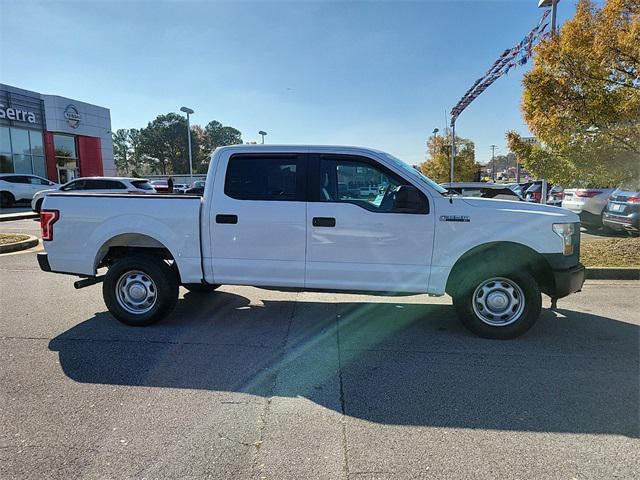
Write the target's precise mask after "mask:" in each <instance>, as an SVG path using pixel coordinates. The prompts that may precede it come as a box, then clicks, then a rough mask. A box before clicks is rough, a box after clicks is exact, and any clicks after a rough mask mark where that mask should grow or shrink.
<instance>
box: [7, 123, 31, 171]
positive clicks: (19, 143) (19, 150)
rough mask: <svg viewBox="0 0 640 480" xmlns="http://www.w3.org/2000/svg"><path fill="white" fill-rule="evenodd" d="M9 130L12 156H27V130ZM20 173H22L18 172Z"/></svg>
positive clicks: (28, 149) (28, 148)
mask: <svg viewBox="0 0 640 480" xmlns="http://www.w3.org/2000/svg"><path fill="white" fill-rule="evenodd" d="M10 130H11V150H13V154H14V155H29V151H30V150H31V148H30V147H29V130H23V129H21V128H12V129H10ZM20 173H22V172H20Z"/></svg>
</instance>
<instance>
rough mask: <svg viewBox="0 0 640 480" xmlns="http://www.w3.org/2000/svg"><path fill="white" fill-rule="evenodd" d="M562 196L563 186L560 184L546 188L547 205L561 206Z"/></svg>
mask: <svg viewBox="0 0 640 480" xmlns="http://www.w3.org/2000/svg"><path fill="white" fill-rule="evenodd" d="M563 198H564V188H562V187H561V186H560V185H554V186H552V187H551V188H550V189H549V190H548V193H547V205H553V206H554V207H561V206H562V199H563Z"/></svg>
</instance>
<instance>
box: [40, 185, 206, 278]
mask: <svg viewBox="0 0 640 480" xmlns="http://www.w3.org/2000/svg"><path fill="white" fill-rule="evenodd" d="M201 205H202V199H201V198H200V197H198V196H185V195H180V196H177V195H151V194H149V195H145V194H142V195H136V194H104V193H100V194H92V193H72V194H71V193H52V194H49V195H47V196H46V198H45V200H44V203H43V207H42V208H43V210H57V211H58V212H59V219H58V220H57V221H56V222H55V224H54V229H53V231H54V234H53V239H52V240H51V241H47V242H46V250H47V252H48V253H50V255H49V258H50V259H51V263H50V266H51V270H52V271H54V272H63V273H66V272H73V273H75V274H79V275H87V276H93V275H96V267H97V264H98V262H99V261H100V259H101V258H102V256H103V255H104V253H105V252H106V251H107V250H108V249H109V248H110V247H112V246H117V245H118V244H119V243H121V244H122V245H128V246H136V245H138V246H157V247H159V248H162V247H164V248H166V249H168V250H169V251H170V252H171V254H172V256H173V257H174V259H175V261H176V263H177V265H178V268H179V270H180V274H181V275H182V277H183V281H185V282H187V281H192V282H199V281H200V280H201V278H202V264H201V256H200V209H201ZM152 239H155V240H152ZM150 242H153V244H152V245H149V243H150ZM156 244H158V245H156Z"/></svg>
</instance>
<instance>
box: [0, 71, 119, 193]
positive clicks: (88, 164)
mask: <svg viewBox="0 0 640 480" xmlns="http://www.w3.org/2000/svg"><path fill="white" fill-rule="evenodd" d="M0 173H30V174H34V175H40V176H42V177H46V178H48V179H49V180H52V181H54V182H58V183H65V182H68V181H69V180H71V179H73V178H76V177H88V176H95V175H115V165H114V161H113V143H112V139H111V115H110V113H109V109H108V108H104V107H99V106H97V105H91V104H90V103H85V102H81V101H78V100H75V99H71V98H65V97H60V96H57V95H45V94H41V93H36V92H31V91H29V90H23V89H21V88H16V87H12V86H9V85H4V84H0Z"/></svg>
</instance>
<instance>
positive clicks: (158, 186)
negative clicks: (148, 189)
mask: <svg viewBox="0 0 640 480" xmlns="http://www.w3.org/2000/svg"><path fill="white" fill-rule="evenodd" d="M149 183H151V186H152V187H153V188H154V189H155V191H156V192H157V193H169V184H168V183H167V181H166V180H153V181H151V182H149Z"/></svg>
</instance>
